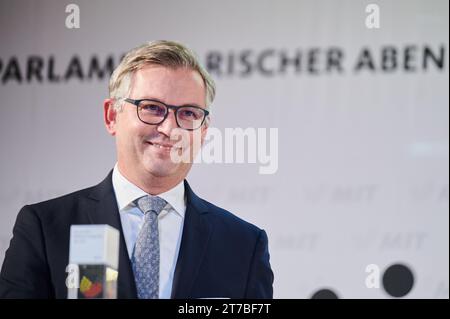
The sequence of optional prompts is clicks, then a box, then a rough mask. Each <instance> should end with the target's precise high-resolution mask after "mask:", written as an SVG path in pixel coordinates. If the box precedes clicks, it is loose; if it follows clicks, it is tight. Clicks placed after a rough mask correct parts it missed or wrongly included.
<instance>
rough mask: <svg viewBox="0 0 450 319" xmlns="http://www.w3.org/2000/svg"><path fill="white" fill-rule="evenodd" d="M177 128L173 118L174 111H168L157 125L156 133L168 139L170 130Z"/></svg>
mask: <svg viewBox="0 0 450 319" xmlns="http://www.w3.org/2000/svg"><path fill="white" fill-rule="evenodd" d="M177 127H178V124H177V120H176V118H175V112H174V110H169V113H168V114H167V117H166V119H165V120H164V121H163V122H162V123H161V124H159V125H158V127H157V130H158V132H160V133H162V134H164V135H166V136H169V137H170V133H171V132H172V130H173V129H174V128H177Z"/></svg>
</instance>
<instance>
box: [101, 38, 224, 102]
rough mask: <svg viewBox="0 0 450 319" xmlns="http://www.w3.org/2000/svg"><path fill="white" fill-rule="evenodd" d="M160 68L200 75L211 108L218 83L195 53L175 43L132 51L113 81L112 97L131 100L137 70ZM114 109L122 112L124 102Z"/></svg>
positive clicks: (119, 66) (110, 88)
mask: <svg viewBox="0 0 450 319" xmlns="http://www.w3.org/2000/svg"><path fill="white" fill-rule="evenodd" d="M151 64H154V65H160V66H164V67H168V68H173V69H176V68H188V69H192V70H194V71H197V72H198V73H199V74H200V75H201V77H202V78H203V81H204V83H205V88H206V92H205V93H206V101H205V103H206V107H207V108H209V107H210V105H211V103H212V102H213V100H214V96H215V94H216V86H215V84H214V80H213V79H212V78H211V76H210V75H209V74H208V72H207V71H206V70H205V69H204V68H203V67H202V66H201V65H200V63H199V62H198V60H197V57H196V55H195V53H194V52H193V51H191V50H190V49H189V48H187V47H186V46H184V45H182V44H181V43H178V42H174V41H165V40H160V41H153V42H148V43H144V44H143V45H141V46H138V47H136V48H134V49H132V50H131V51H129V52H128V53H127V54H126V55H125V56H124V58H123V59H122V61H121V62H120V64H119V65H118V66H117V68H116V69H115V70H114V72H113V73H112V74H111V78H110V80H109V97H110V98H118V97H127V96H128V94H129V92H130V90H131V79H132V76H133V74H134V72H136V71H137V70H139V69H140V68H142V67H143V66H145V65H151ZM116 102H118V103H115V104H114V106H115V107H116V109H118V110H119V109H120V108H121V105H122V103H120V102H121V101H116Z"/></svg>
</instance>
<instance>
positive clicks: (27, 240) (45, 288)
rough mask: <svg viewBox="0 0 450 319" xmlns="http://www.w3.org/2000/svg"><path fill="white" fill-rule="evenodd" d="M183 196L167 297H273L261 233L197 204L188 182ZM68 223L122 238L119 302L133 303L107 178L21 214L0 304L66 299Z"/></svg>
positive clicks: (0, 286) (1, 277)
mask: <svg viewBox="0 0 450 319" xmlns="http://www.w3.org/2000/svg"><path fill="white" fill-rule="evenodd" d="M185 190H186V206H187V207H186V215H185V220H184V228H183V235H182V241H181V246H180V252H179V255H178V260H177V265H176V269H175V275H174V282H173V288H172V298H209V297H230V298H272V294H273V289H272V284H273V273H272V270H271V268H270V264H269V252H268V240H267V235H266V233H265V232H264V230H261V229H259V228H257V227H256V226H253V225H251V224H249V223H247V222H245V221H243V220H241V219H239V218H238V217H236V216H234V215H233V214H231V213H229V212H227V211H225V210H223V209H221V208H219V207H217V206H214V205H213V204H211V203H208V202H207V201H205V200H203V199H201V198H199V197H197V196H196V195H195V194H194V192H193V191H192V190H191V188H190V187H189V185H188V183H187V182H186V181H185ZM74 224H109V225H111V226H113V227H115V228H116V229H118V230H119V231H120V234H121V235H120V237H121V239H120V252H119V277H118V298H136V297H137V295H136V286H135V282H134V277H133V272H132V268H131V264H130V259H129V256H128V253H127V249H126V244H125V239H124V236H123V231H122V226H121V222H120V216H119V211H118V208H117V202H116V198H115V194H114V190H113V186H112V173H110V174H109V175H108V176H107V177H106V179H105V180H104V181H103V182H101V183H100V184H98V185H97V186H94V187H91V188H87V189H84V190H81V191H78V192H75V193H72V194H68V195H65V196H62V197H59V198H56V199H52V200H49V201H45V202H41V203H38V204H34V205H27V206H25V207H23V208H22V210H21V211H20V212H19V215H18V216H17V220H16V223H15V226H14V230H13V238H12V240H11V243H10V246H9V249H8V250H7V251H6V254H5V260H4V262H3V266H2V270H1V274H0V298H66V297H67V287H66V285H65V281H66V277H67V273H66V266H67V265H68V261H69V238H70V236H69V235H70V226H71V225H74Z"/></svg>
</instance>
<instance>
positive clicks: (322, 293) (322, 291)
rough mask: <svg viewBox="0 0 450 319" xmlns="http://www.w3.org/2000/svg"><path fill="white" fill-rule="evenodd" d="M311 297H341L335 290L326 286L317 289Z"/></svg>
mask: <svg viewBox="0 0 450 319" xmlns="http://www.w3.org/2000/svg"><path fill="white" fill-rule="evenodd" d="M311 299H339V297H338V295H337V294H336V293H335V292H334V291H333V290H331V289H325V288H324V289H320V290H317V291H316V292H315V293H314V294H313V295H312V296H311Z"/></svg>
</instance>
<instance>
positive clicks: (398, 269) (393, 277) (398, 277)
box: [383, 264, 414, 297]
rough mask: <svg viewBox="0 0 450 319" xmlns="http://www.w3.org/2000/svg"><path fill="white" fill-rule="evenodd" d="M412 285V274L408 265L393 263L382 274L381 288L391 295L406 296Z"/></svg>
mask: <svg viewBox="0 0 450 319" xmlns="http://www.w3.org/2000/svg"><path fill="white" fill-rule="evenodd" d="M413 286H414V275H413V273H412V271H411V269H410V268H409V267H408V266H405V265H403V264H393V265H391V266H389V267H388V268H387V269H386V270H385V272H384V274H383V288H384V290H385V291H386V292H387V293H388V294H389V295H391V296H392V297H403V296H406V295H407V294H408V293H409V292H410V291H411V289H412V287H413Z"/></svg>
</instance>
